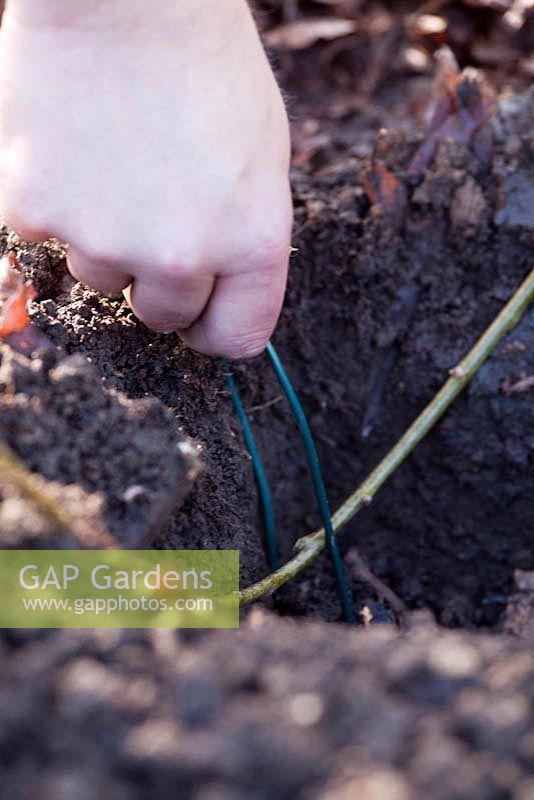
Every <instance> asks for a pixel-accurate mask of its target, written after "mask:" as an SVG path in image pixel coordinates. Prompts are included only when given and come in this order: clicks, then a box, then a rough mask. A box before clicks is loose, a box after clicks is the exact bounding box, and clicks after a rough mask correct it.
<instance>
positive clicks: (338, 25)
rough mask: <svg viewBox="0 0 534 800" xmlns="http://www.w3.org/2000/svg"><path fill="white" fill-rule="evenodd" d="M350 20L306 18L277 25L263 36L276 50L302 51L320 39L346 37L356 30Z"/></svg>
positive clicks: (355, 25)
mask: <svg viewBox="0 0 534 800" xmlns="http://www.w3.org/2000/svg"><path fill="white" fill-rule="evenodd" d="M357 27H358V25H357V23H356V22H355V21H354V20H351V19H337V18H332V19H330V18H327V17H308V18H307V19H301V20H297V21H296V22H288V23H287V24H286V25H279V26H278V27H277V28H273V29H272V30H271V31H269V32H268V33H266V34H265V37H264V39H265V42H266V44H267V45H268V46H269V47H273V48H274V49H277V50H303V49H305V48H306V47H310V45H312V44H315V42H317V41H319V40H320V39H324V40H327V41H330V40H332V39H339V38H341V37H342V36H348V35H349V34H351V33H354V32H355V31H356V30H357Z"/></svg>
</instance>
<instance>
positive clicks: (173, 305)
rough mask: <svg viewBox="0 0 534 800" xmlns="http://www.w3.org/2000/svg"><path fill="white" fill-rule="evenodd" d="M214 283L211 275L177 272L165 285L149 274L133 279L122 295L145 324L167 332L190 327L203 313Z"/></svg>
mask: <svg viewBox="0 0 534 800" xmlns="http://www.w3.org/2000/svg"><path fill="white" fill-rule="evenodd" d="M213 284H214V279H213V277H208V276H205V275H199V276H198V277H192V276H182V277H180V276H179V274H178V275H177V277H175V278H173V280H172V281H169V283H168V284H165V282H161V281H157V280H156V279H154V278H152V276H151V275H150V274H148V275H146V277H144V278H136V279H134V281H133V283H132V285H131V286H130V287H129V288H128V289H127V290H126V291H125V292H124V295H125V297H126V300H127V301H128V304H129V305H130V307H131V308H132V310H133V312H134V314H135V315H136V316H137V317H139V319H140V320H141V321H142V322H144V323H145V325H147V326H148V327H149V328H151V329H152V330H154V331H158V332H160V333H170V332H171V331H176V330H178V329H180V328H189V326H190V325H193V323H194V322H195V321H196V320H197V319H198V318H199V317H200V316H201V315H202V313H203V311H204V309H205V307H206V305H207V304H208V301H209V299H210V295H211V293H212V290H213Z"/></svg>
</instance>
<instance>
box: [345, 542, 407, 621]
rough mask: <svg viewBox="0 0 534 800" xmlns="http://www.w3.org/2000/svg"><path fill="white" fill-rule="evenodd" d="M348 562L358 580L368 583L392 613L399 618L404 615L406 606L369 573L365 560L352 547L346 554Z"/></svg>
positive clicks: (391, 590) (378, 579)
mask: <svg viewBox="0 0 534 800" xmlns="http://www.w3.org/2000/svg"><path fill="white" fill-rule="evenodd" d="M348 560H349V561H350V562H351V563H352V565H353V566H354V571H355V572H356V575H357V576H358V578H359V579H360V580H362V581H365V583H368V584H369V586H372V588H373V589H374V590H375V592H376V593H377V595H378V596H379V597H380V598H381V599H382V600H387V601H388V603H389V604H390V606H391V608H392V609H393V611H395V612H396V613H397V614H399V616H400V615H401V614H404V612H405V611H406V610H407V606H406V604H405V603H403V601H402V600H401V599H400V597H398V595H396V594H395V592H394V591H393V589H390V588H389V586H387V584H385V583H384V581H381V580H380V578H378V577H377V576H376V575H375V574H374V572H371V570H370V569H369V566H368V565H367V564H366V562H365V559H364V558H362V556H361V555H360V553H359V552H358V550H357V549H356V548H355V547H353V548H352V549H351V550H350V551H349V553H348Z"/></svg>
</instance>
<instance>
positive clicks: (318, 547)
mask: <svg viewBox="0 0 534 800" xmlns="http://www.w3.org/2000/svg"><path fill="white" fill-rule="evenodd" d="M533 299H534V270H533V271H532V272H531V273H530V274H529V275H528V276H527V278H525V280H524V281H523V283H522V284H521V286H520V287H519V288H518V289H517V291H516V292H515V294H514V295H513V297H512V298H511V299H510V300H509V301H508V303H507V304H506V305H505V306H504V308H503V309H502V311H501V312H500V313H499V315H498V316H497V317H496V318H495V319H494V321H493V322H492V323H491V325H490V326H489V328H487V330H486V331H485V332H484V333H483V334H482V336H481V337H480V339H479V340H478V342H477V343H476V344H475V346H474V347H473V348H472V350H470V351H469V353H468V354H467V356H466V357H465V358H464V359H463V360H462V361H461V362H460V363H459V364H458V365H457V366H456V367H455V368H454V369H452V370H451V372H450V377H449V379H448V380H447V381H446V382H445V383H444V384H443V386H442V387H441V389H440V390H439V392H438V393H437V394H436V396H435V397H434V399H433V400H432V401H431V402H430V403H429V405H428V406H427V407H426V408H425V409H424V411H423V412H422V413H421V414H420V415H419V416H418V417H417V419H416V420H415V422H413V423H412V425H411V426H410V427H409V428H408V430H407V431H406V433H405V434H404V436H402V437H401V439H400V440H399V441H398V442H397V444H396V445H395V447H393V449H392V450H390V452H389V453H388V454H387V455H386V456H385V458H383V459H382V461H381V462H380V463H379V465H378V466H377V467H376V468H375V469H374V470H373V472H371V474H370V475H369V477H368V478H367V479H366V480H365V481H364V482H363V483H362V484H361V486H359V488H358V489H356V491H355V492H353V494H351V495H350V497H348V498H347V500H345V502H344V503H343V505H341V506H340V507H339V508H338V510H337V511H336V512H335V514H334V515H333V517H332V525H333V528H334V531H335V532H336V533H338V532H339V531H340V530H341V529H342V528H343V527H344V526H345V525H346V524H347V523H348V522H349V520H351V519H352V517H353V516H354V515H355V514H357V513H358V511H360V509H361V508H362V507H363V506H365V505H367V504H368V503H370V502H371V500H372V499H373V497H374V495H375V494H376V492H377V491H378V490H379V489H380V488H381V487H382V486H383V484H384V483H385V482H386V480H387V479H388V478H389V476H390V475H391V474H392V473H393V472H394V471H395V470H396V469H397V467H398V466H399V465H400V464H401V463H402V462H403V461H404V460H405V458H406V457H407V456H408V455H409V454H410V453H411V451H412V450H413V449H414V447H415V446H416V445H417V444H418V443H419V442H420V441H421V439H423V437H424V436H426V434H427V433H428V431H429V430H430V429H431V428H432V427H433V425H435V423H436V422H437V421H438V419H439V418H440V417H441V416H442V415H443V414H444V412H445V411H446V410H447V408H448V407H449V406H450V404H451V403H452V401H453V400H454V399H455V398H456V397H457V396H458V394H459V393H460V392H461V391H462V389H463V388H464V387H465V386H466V385H467V383H468V382H469V381H470V379H471V378H472V377H473V375H474V374H475V372H476V371H477V370H478V369H479V367H480V366H481V365H482V364H483V363H484V361H485V360H486V359H487V358H488V356H489V355H490V353H491V352H492V351H493V349H494V348H495V346H496V345H497V343H498V342H499V341H500V340H501V339H502V337H503V336H504V335H505V333H507V332H508V331H509V330H511V329H512V328H513V327H514V326H515V325H516V324H517V322H518V321H519V319H520V318H521V316H522V314H523V312H524V311H525V309H526V307H527V306H528V304H529V303H530V302H531V301H532V300H533ZM324 546H325V532H324V529H322V528H321V529H320V530H318V531H315V532H314V533H310V534H308V535H307V536H303V537H302V538H301V539H298V540H297V542H296V543H295V550H296V554H295V555H294V556H293V558H292V559H290V560H289V561H288V562H287V563H286V564H284V566H282V567H280V569H278V570H277V571H276V572H273V573H272V574H271V575H268V576H267V577H266V578H263V580H261V581H258V582H257V583H254V584H252V586H249V587H247V588H246V589H243V590H242V591H241V592H240V593H239V598H240V603H241V605H246V604H247V603H252V602H254V600H258V599H259V598H260V597H263V596H264V595H268V594H272V593H273V592H274V591H276V589H278V588H279V587H280V586H283V585H284V584H285V583H287V582H288V581H289V580H291V578H294V577H295V576H296V575H298V574H299V572H301V571H302V570H303V569H304V568H305V567H307V566H308V564H310V563H311V562H312V561H313V560H314V559H315V558H317V556H318V555H319V553H320V552H321V551H322V550H323V548H324Z"/></svg>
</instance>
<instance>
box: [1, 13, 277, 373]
mask: <svg viewBox="0 0 534 800" xmlns="http://www.w3.org/2000/svg"><path fill="white" fill-rule="evenodd" d="M289 151H290V146H289V132H288V123H287V116H286V113H285V109H284V106H283V101H282V98H281V96H280V92H279V90H278V87H277V85H276V82H275V79H274V77H273V74H272V72H271V69H270V67H269V64H268V62H267V59H266V57H265V54H264V52H263V49H262V46H261V43H260V41H259V37H258V34H257V31H256V28H255V26H254V22H253V20H252V17H251V14H250V11H249V9H248V6H247V4H246V2H245V0H223V2H221V0H202V2H199V1H198V0H180V2H176V0H158V2H157V3H147V2H146V0H114V2H113V3H110V2H109V0H69V2H68V3H66V2H64V0H9V1H8V4H7V9H6V12H5V16H4V21H3V24H2V30H1V32H0V187H1V188H0V192H1V195H0V210H1V211H2V213H3V216H4V218H5V219H6V221H7V222H8V224H10V225H11V226H12V227H13V228H14V229H15V230H16V231H17V232H18V233H19V234H20V235H21V236H22V237H23V238H25V239H28V240H30V241H40V240H43V239H45V238H49V237H50V236H55V237H57V238H59V239H62V240H64V241H66V242H68V243H69V257H68V264H69V269H70V271H71V273H72V274H73V275H74V277H75V278H77V279H78V280H80V281H82V282H83V283H85V284H87V285H89V286H91V287H93V288H95V289H99V290H101V291H103V292H107V293H111V292H117V291H121V290H124V292H125V296H126V298H127V300H128V302H129V303H130V305H131V307H132V309H133V310H134V312H135V313H136V315H137V316H138V317H139V318H140V319H141V320H142V321H143V322H145V323H146V324H147V325H148V326H149V327H150V328H153V329H154V330H156V331H163V332H167V331H173V330H177V331H178V332H179V333H180V335H181V337H182V338H183V340H184V341H185V342H186V343H187V344H189V345H190V346H191V347H193V348H194V349H196V350H199V351H200V352H202V353H207V354H211V355H224V356H227V357H229V358H239V357H247V356H253V355H256V354H258V353H259V352H261V350H262V349H263V348H264V346H265V344H266V342H267V340H268V338H269V337H270V335H271V333H272V331H273V328H274V326H275V324H276V321H277V318H278V315H279V313H280V308H281V305H282V301H283V295H284V290H285V282H286V273H287V262H288V255H289V245H290V230H291V216H292V215H291V199H290V191H289V182H288V166H289Z"/></svg>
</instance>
